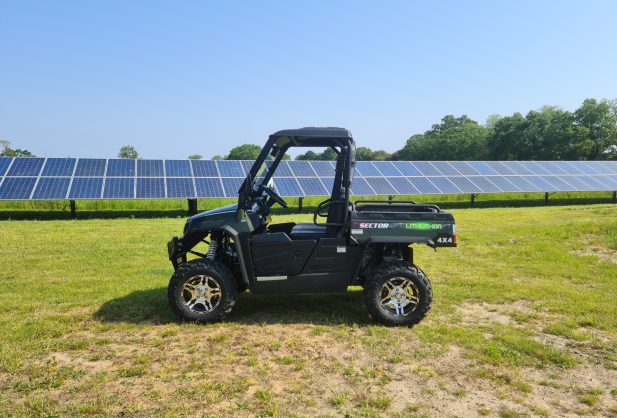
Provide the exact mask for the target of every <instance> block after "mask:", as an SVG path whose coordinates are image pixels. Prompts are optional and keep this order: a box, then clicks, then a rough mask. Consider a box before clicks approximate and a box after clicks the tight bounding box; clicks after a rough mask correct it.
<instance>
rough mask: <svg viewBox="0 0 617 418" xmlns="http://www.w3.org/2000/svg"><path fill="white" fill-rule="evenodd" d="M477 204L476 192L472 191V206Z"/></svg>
mask: <svg viewBox="0 0 617 418" xmlns="http://www.w3.org/2000/svg"><path fill="white" fill-rule="evenodd" d="M475 204H476V194H475V193H472V194H471V206H475Z"/></svg>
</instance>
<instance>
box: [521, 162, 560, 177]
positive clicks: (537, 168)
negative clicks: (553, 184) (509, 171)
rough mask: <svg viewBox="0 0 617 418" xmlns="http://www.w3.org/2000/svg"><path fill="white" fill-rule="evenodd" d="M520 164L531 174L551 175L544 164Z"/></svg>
mask: <svg viewBox="0 0 617 418" xmlns="http://www.w3.org/2000/svg"><path fill="white" fill-rule="evenodd" d="M520 164H521V165H522V166H523V167H525V168H527V169H528V170H529V171H531V172H532V173H533V174H552V173H551V171H550V170H549V168H548V167H546V165H545V164H540V163H538V162H536V161H521V162H520Z"/></svg>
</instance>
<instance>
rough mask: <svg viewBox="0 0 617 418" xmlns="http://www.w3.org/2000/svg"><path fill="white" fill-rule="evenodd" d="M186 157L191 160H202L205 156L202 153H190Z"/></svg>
mask: <svg viewBox="0 0 617 418" xmlns="http://www.w3.org/2000/svg"><path fill="white" fill-rule="evenodd" d="M186 158H188V159H189V160H201V159H202V158H203V156H202V155H201V154H193V155H189V156H188V157H186Z"/></svg>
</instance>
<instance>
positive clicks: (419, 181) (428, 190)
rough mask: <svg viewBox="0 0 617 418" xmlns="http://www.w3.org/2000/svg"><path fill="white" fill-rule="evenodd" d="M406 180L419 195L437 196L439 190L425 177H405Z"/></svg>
mask: <svg viewBox="0 0 617 418" xmlns="http://www.w3.org/2000/svg"><path fill="white" fill-rule="evenodd" d="M407 180H409V182H410V183H411V184H412V185H413V186H414V187H415V188H416V189H418V191H420V193H421V194H439V193H440V192H439V189H438V188H437V187H435V185H434V184H433V183H431V181H430V180H429V179H427V178H425V177H407Z"/></svg>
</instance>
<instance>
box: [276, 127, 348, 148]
mask: <svg viewBox="0 0 617 418" xmlns="http://www.w3.org/2000/svg"><path fill="white" fill-rule="evenodd" d="M270 140H274V142H275V143H276V144H278V145H279V146H283V145H287V144H290V143H291V144H290V145H292V146H300V147H302V146H305V147H310V146H329V145H331V143H332V142H351V143H353V138H352V136H351V132H349V131H348V130H347V129H345V128H331V127H327V128H300V129H283V130H282V131H278V132H275V133H273V134H272V135H270Z"/></svg>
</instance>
